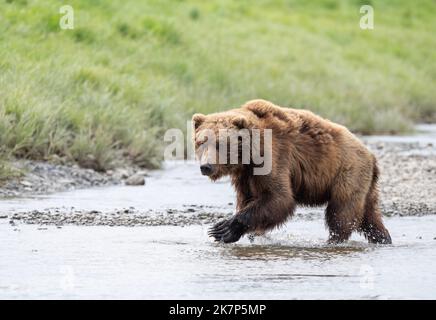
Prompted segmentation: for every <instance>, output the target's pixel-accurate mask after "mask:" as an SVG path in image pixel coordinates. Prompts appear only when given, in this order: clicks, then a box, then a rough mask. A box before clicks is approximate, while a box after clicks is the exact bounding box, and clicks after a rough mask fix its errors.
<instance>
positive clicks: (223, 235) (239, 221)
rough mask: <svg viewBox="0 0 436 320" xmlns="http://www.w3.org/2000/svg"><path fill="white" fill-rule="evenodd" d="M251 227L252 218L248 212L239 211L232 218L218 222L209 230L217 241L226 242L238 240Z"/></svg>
mask: <svg viewBox="0 0 436 320" xmlns="http://www.w3.org/2000/svg"><path fill="white" fill-rule="evenodd" d="M249 229H250V219H249V214H248V213H247V212H243V213H238V214H236V215H234V216H233V217H231V218H230V219H225V220H223V221H220V222H218V223H217V224H215V225H214V226H213V227H212V228H211V229H210V230H209V236H211V237H214V238H215V241H222V242H224V243H230V242H236V241H238V240H239V239H240V238H241V237H242V236H243V235H244V234H245V233H246V232H247V231H248V230H249Z"/></svg>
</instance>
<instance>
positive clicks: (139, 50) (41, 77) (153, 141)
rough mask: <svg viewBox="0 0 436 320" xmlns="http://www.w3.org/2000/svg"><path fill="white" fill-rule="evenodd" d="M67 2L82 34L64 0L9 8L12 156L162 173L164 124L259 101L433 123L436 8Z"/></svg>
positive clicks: (371, 128) (10, 2) (365, 120)
mask: <svg viewBox="0 0 436 320" xmlns="http://www.w3.org/2000/svg"><path fill="white" fill-rule="evenodd" d="M368 2H371V3H372V5H373V6H374V10H375V29H374V30H371V31H370V30H366V31H365V30H361V29H360V28H359V19H360V14H359V7H360V5H361V4H364V3H365V4H366V3H368ZM67 3H68V4H70V5H72V6H73V8H74V9H75V12H74V13H75V16H74V17H75V29H74V30H61V29H60V28H59V24H58V23H59V18H60V14H59V7H60V2H59V1H57V0H47V1H32V0H6V1H4V0H1V1H0V42H1V46H0V154H1V156H0V157H2V158H8V157H26V158H33V159H48V160H50V159H53V158H58V157H61V158H62V159H67V160H68V161H76V162H78V163H80V164H81V165H82V166H85V167H92V168H95V169H99V170H104V169H107V168H109V167H111V166H113V165H116V163H117V161H121V159H126V158H128V159H130V160H131V161H133V162H135V163H137V164H140V165H143V166H147V167H155V166H157V165H158V164H159V161H160V157H161V155H162V152H161V148H162V144H163V138H162V131H163V130H164V129H165V128H168V127H181V128H183V127H184V126H185V120H186V119H188V118H189V117H190V115H191V114H192V113H194V112H205V113H207V112H212V111H217V110H223V109H226V108H229V107H231V106H237V105H240V104H241V103H242V102H244V101H246V100H249V99H253V98H265V99H269V100H272V101H274V102H276V103H278V104H281V105H283V106H294V107H303V108H310V109H311V110H313V111H315V112H317V113H320V114H321V115H323V116H326V117H329V118H331V119H332V120H335V121H338V122H340V123H343V124H345V125H347V126H349V127H350V128H351V129H353V130H355V131H360V132H365V133H374V132H403V131H406V130H408V129H409V128H410V125H411V123H413V122H414V121H422V120H435V118H436V116H435V109H436V91H435V90H434V87H435V79H436V39H435V37H434V36H433V34H432V33H433V32H434V30H435V29H436V21H435V19H434V16H435V14H436V5H435V3H434V1H431V0H428V1H420V2H419V4H415V3H414V2H411V1H405V0H395V1H374V0H373V1H369V0H368V1H360V0H359V1H345V0H344V1H332V0H318V1H304V0H301V1H296V0H294V1H292V0H289V1H284V0H283V1H272V0H271V1H267V0H264V1H258V2H256V5H254V1H248V0H244V1H230V0H227V1H200V0H198V1H188V0H185V1H182V0H179V1H162V0H159V1H157V0H155V1H141V2H140V1H134V0H124V1H86V0H82V1H74V0H72V1H68V2H67ZM1 170H2V169H0V171H1ZM0 176H1V173H0Z"/></svg>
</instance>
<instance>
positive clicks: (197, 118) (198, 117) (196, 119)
mask: <svg viewBox="0 0 436 320" xmlns="http://www.w3.org/2000/svg"><path fill="white" fill-rule="evenodd" d="M204 120H206V116H205V115H204V114H201V113H196V114H194V115H193V116H192V122H193V123H194V128H195V129H197V128H198V127H199V126H201V124H202V123H203V122H204Z"/></svg>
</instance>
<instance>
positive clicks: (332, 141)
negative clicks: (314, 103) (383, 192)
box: [193, 100, 391, 244]
mask: <svg viewBox="0 0 436 320" xmlns="http://www.w3.org/2000/svg"><path fill="white" fill-rule="evenodd" d="M193 123H194V128H195V133H194V141H195V147H196V155H197V157H198V158H200V159H203V162H202V163H201V169H202V173H203V174H205V175H208V176H209V177H210V178H211V179H212V180H216V179H218V178H220V177H222V176H226V175H229V176H230V177H231V181H232V184H233V185H234V187H235V189H236V194H237V208H236V209H237V213H236V214H235V215H234V216H233V217H232V218H230V219H227V220H224V221H221V222H219V223H217V224H216V225H214V226H213V227H212V228H211V230H210V235H211V236H213V237H215V239H216V240H217V241H223V242H226V243H227V242H235V241H238V240H239V239H240V237H241V236H242V235H244V234H246V233H257V234H258V233H264V232H265V231H267V230H270V229H272V228H274V227H276V226H279V225H281V224H283V223H284V222H285V221H286V220H287V219H288V218H289V217H291V216H292V214H293V212H294V210H295V207H296V205H306V206H318V205H323V204H327V208H326V211H325V218H326V225H327V227H328V228H329V233H330V237H329V242H331V243H339V242H342V241H345V240H347V239H348V238H349V237H350V235H351V233H352V232H353V231H358V232H362V233H363V234H364V235H365V237H366V238H367V239H368V241H369V242H370V243H383V244H389V243H391V238H390V235H389V232H388V230H387V229H386V228H385V227H384V225H383V222H382V217H381V213H380V209H379V204H378V194H379V192H378V188H377V179H378V175H379V171H378V168H377V163H376V159H375V157H374V155H373V154H372V153H371V152H370V151H369V150H368V149H367V148H366V147H365V146H364V145H363V144H362V143H361V142H360V141H359V140H358V139H357V138H356V137H355V136H354V135H353V134H352V133H351V132H350V131H349V130H348V129H347V128H345V127H343V126H341V125H338V124H336V123H333V122H331V121H329V120H326V119H323V118H321V117H319V116H317V115H315V114H313V113H312V112H310V111H306V110H300V109H290V108H282V107H279V106H277V105H274V104H273V103H271V102H268V101H265V100H253V101H249V102H247V103H246V104H244V105H243V106H242V107H240V108H238V109H233V110H229V111H225V112H220V113H214V114H210V115H202V114H195V115H194V116H193ZM254 128H256V129H260V130H263V129H272V146H271V147H272V171H271V172H270V173H269V174H267V175H254V174H253V167H254V164H252V163H250V164H242V163H238V164H209V163H205V162H204V159H207V157H204V154H203V153H204V152H206V151H204V150H205V149H207V148H201V146H202V144H204V143H205V140H204V139H200V138H199V137H200V133H201V132H202V131H203V130H205V129H209V130H212V131H214V132H216V134H217V135H218V131H219V129H248V131H249V130H251V129H254Z"/></svg>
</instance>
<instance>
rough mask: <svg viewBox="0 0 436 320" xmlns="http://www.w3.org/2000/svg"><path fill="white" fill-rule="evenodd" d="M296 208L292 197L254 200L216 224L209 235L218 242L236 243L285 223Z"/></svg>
mask: <svg viewBox="0 0 436 320" xmlns="http://www.w3.org/2000/svg"><path fill="white" fill-rule="evenodd" d="M287 196H289V198H288V197H287ZM294 208H295V203H294V201H293V198H292V195H284V197H283V196H282V197H277V196H275V197H268V198H261V199H258V200H253V202H251V203H250V204H249V205H248V206H247V207H246V208H244V209H243V210H241V211H240V212H239V213H237V214H236V215H234V216H233V217H232V218H230V219H226V220H223V221H221V222H218V223H217V224H215V225H214V226H213V227H212V228H211V229H210V231H209V235H210V236H211V237H214V238H215V240H216V241H222V242H224V243H230V242H236V241H238V240H239V239H240V238H241V237H242V236H243V235H244V234H245V233H247V232H254V231H257V232H264V231H267V230H270V229H272V228H274V227H276V226H278V225H280V224H282V223H284V222H285V221H286V219H287V218H288V217H289V216H290V215H292V213H293V211H294Z"/></svg>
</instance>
